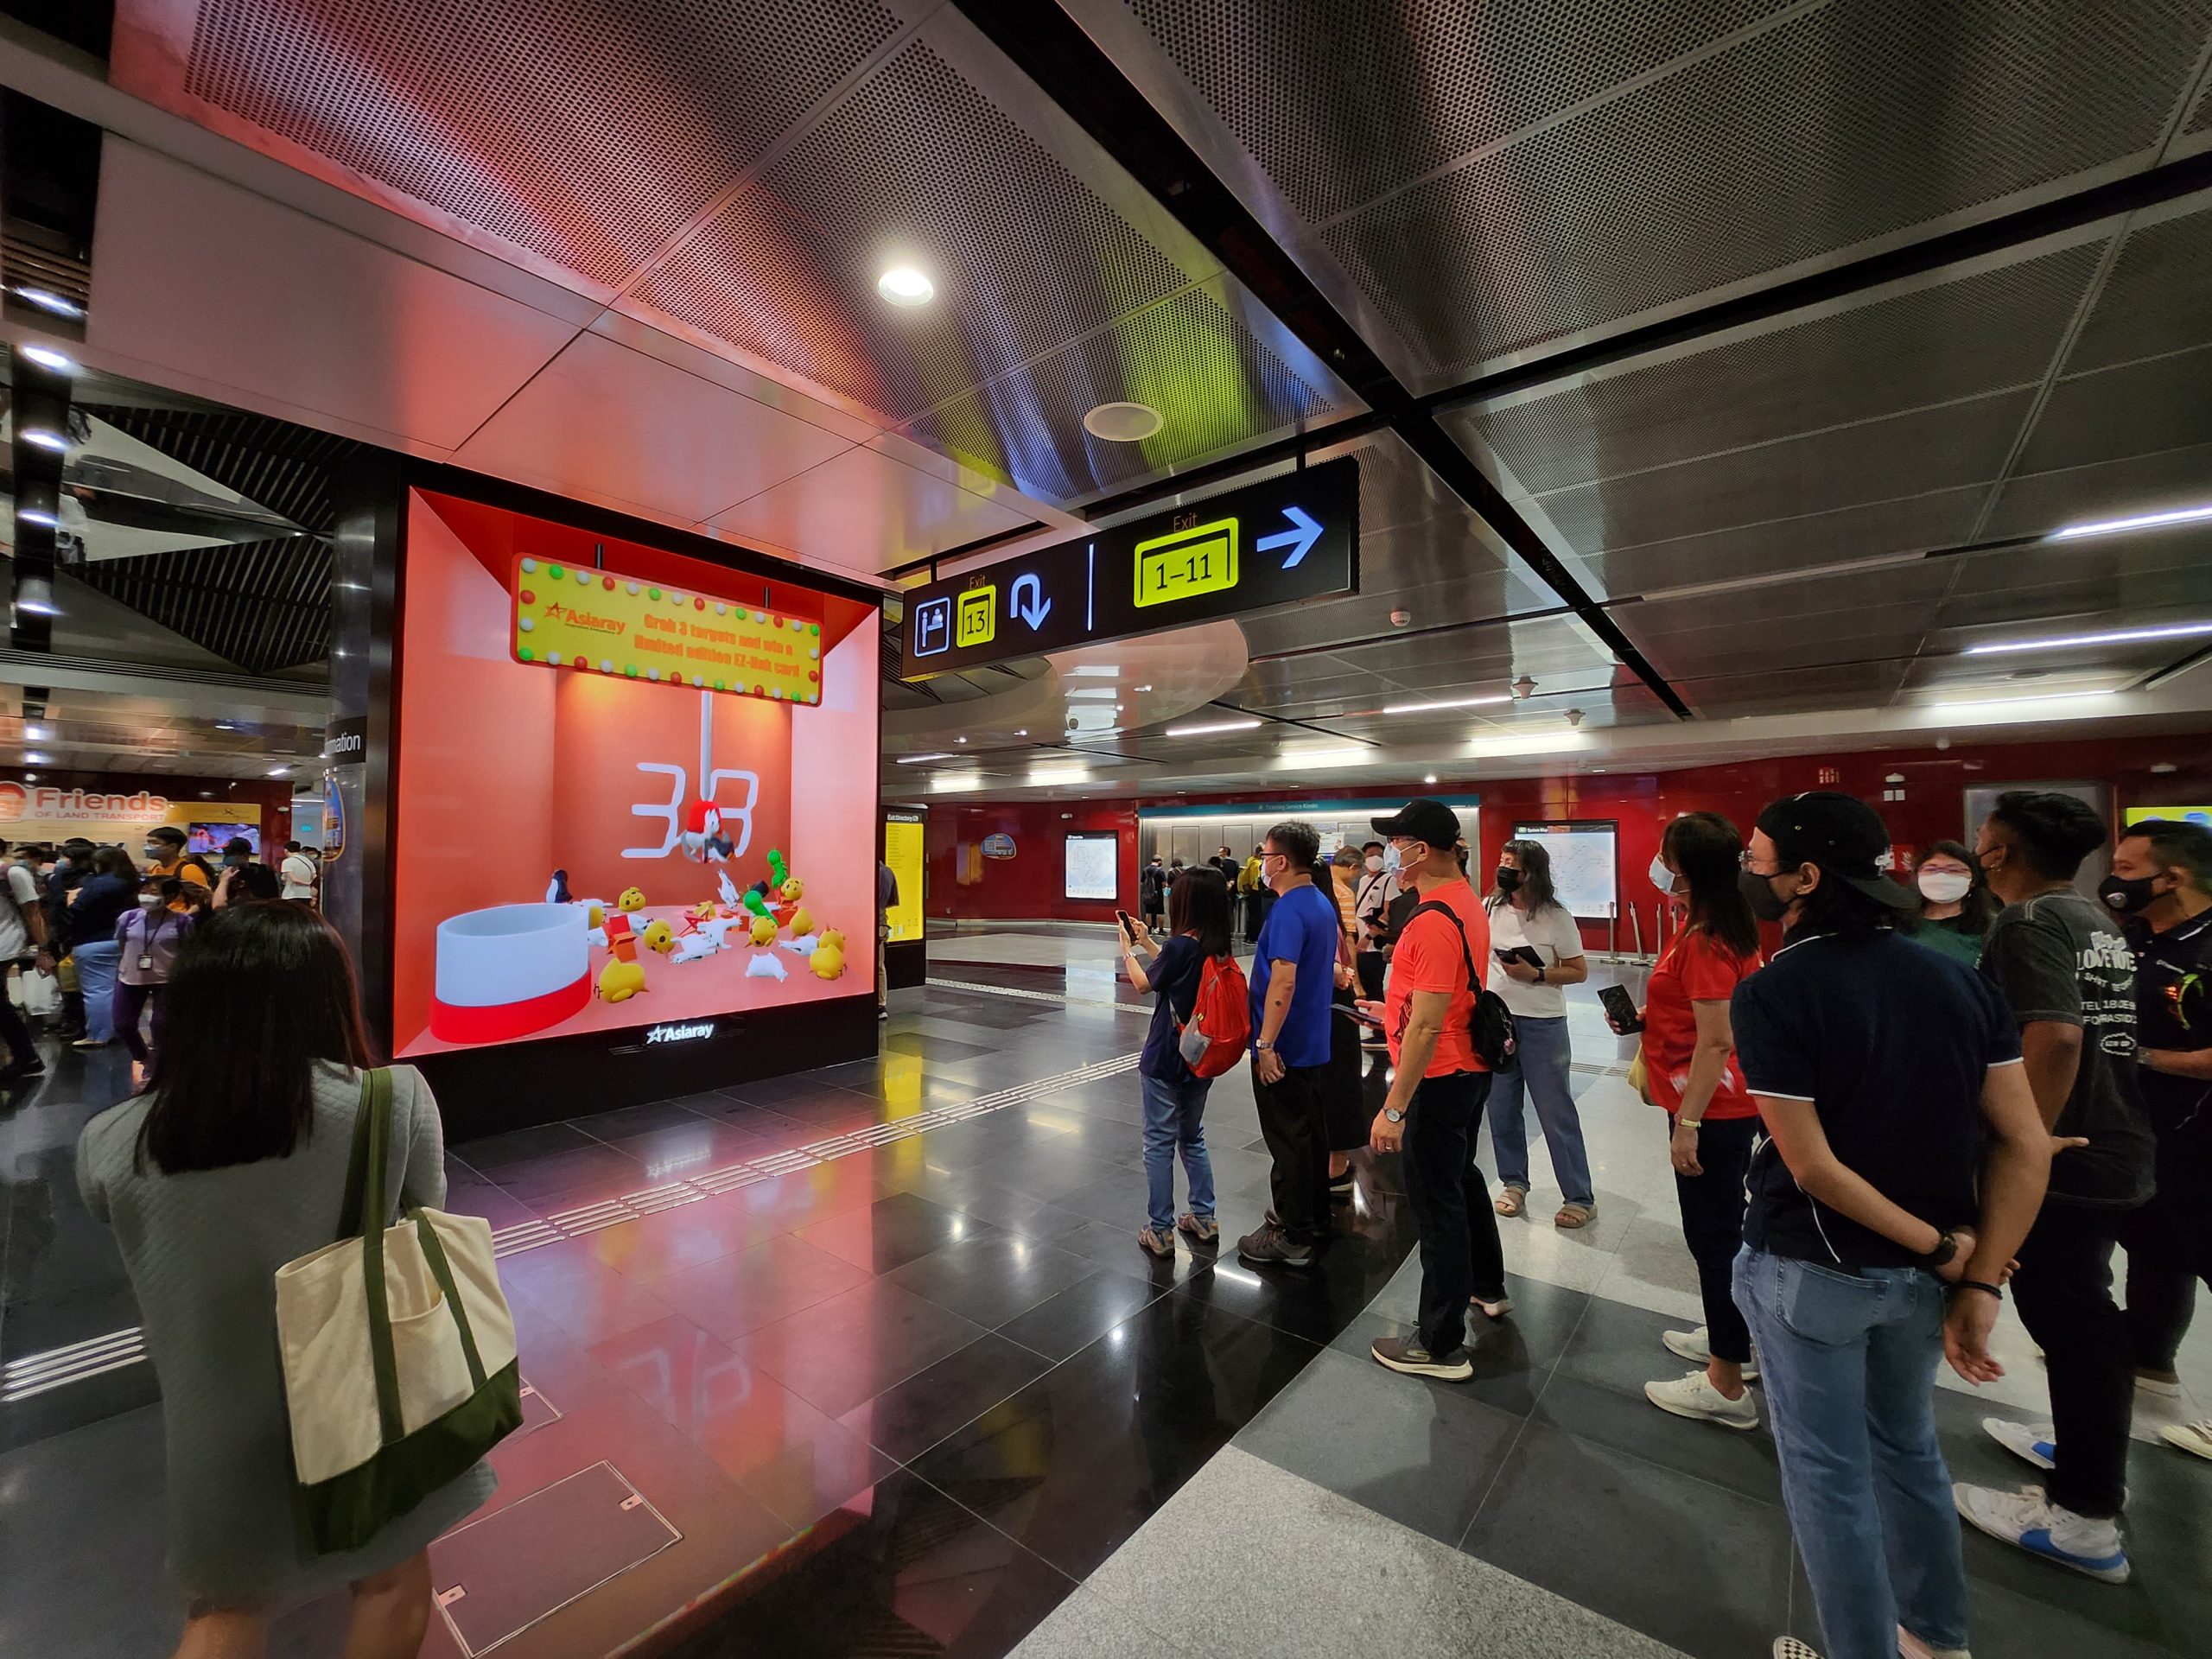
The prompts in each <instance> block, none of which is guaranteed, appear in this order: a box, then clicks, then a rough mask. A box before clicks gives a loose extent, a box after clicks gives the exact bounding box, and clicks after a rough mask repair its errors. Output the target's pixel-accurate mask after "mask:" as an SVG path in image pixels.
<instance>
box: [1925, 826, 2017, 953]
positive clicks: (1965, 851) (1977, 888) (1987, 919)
mask: <svg viewBox="0 0 2212 1659" xmlns="http://www.w3.org/2000/svg"><path fill="white" fill-rule="evenodd" d="M1938 854H1941V855H1942V856H1943V857H1945V858H1955V859H1957V860H1958V861H1959V862H1960V863H1961V864H1963V865H1965V866H1966V867H1967V874H1969V875H1971V876H1972V877H1973V878H1974V885H1973V886H1972V887H1968V888H1967V896H1966V897H1965V898H1963V899H1960V900H1959V913H1958V914H1957V915H1956V916H1954V917H1952V918H1950V920H1949V925H1951V926H1953V927H1955V928H1957V929H1958V930H1959V931H1960V932H1961V933H1971V934H1972V935H1973V936H1974V938H1980V937H1981V936H1982V935H1983V934H1985V933H1986V932H1988V931H1989V925H1990V923H1992V922H1993V921H1995V920H1996V919H1997V912H1999V910H2001V909H2003V908H2004V906H2001V905H1999V903H1998V902H1997V895H1996V894H1995V893H1992V892H1991V891H1990V890H1989V878H1988V877H1987V876H1986V875H1984V874H1982V870H1981V861H1980V859H1978V858H1976V857H1975V856H1974V849H1972V848H1971V847H1968V846H1967V845H1965V844H1964V843H1963V842H1956V841H1931V842H1929V843H1928V846H1927V849H1926V850H1924V851H1923V853H1922V854H1921V855H1920V861H1921V862H1922V863H1923V864H1925V863H1926V862H1927V861H1929V859H1931V858H1934V857H1936V855H1938ZM1919 925H1921V926H1923V927H1926V926H1931V925H1938V924H1931V923H1927V922H1922V923H1920V924H1919Z"/></svg>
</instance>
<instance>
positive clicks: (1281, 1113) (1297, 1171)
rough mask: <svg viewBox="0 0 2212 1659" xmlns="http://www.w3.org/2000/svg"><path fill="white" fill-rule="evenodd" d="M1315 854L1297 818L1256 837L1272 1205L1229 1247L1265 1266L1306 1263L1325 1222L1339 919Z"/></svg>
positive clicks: (1256, 1082) (1257, 1079) (1258, 1081)
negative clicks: (1327, 1084) (1262, 898)
mask: <svg viewBox="0 0 2212 1659" xmlns="http://www.w3.org/2000/svg"><path fill="white" fill-rule="evenodd" d="M1320 855H1321V835H1320V832H1319V830H1317V829H1314V827H1313V825H1312V824H1310V823H1298V822H1296V821H1293V822H1290V823H1279V824H1277V825H1275V827H1274V829H1270V830H1268V835H1267V839H1266V840H1265V841H1263V842H1261V844H1260V878H1261V880H1263V881H1265V882H1266V883H1267V884H1268V890H1269V891H1270V892H1272V893H1274V895H1275V902H1274V904H1273V905H1272V906H1269V907H1268V918H1267V920H1266V921H1265V922H1264V923H1262V925H1261V928H1260V943H1259V946H1258V948H1257V949H1256V950H1255V951H1254V953H1253V957H1252V1093H1253V1096H1254V1098H1255V1100H1257V1102H1258V1103H1259V1108H1260V1133H1261V1134H1262V1135H1263V1136H1265V1137H1266V1139H1267V1142H1268V1155H1269V1156H1270V1157H1271V1158H1273V1159H1274V1176H1273V1191H1274V1217H1273V1218H1272V1219H1271V1220H1269V1221H1268V1224H1266V1225H1265V1226H1263V1227H1262V1228H1261V1229H1260V1230H1258V1231H1257V1232H1255V1233H1252V1234H1250V1235H1249V1236H1246V1237H1243V1238H1241V1239H1239V1240H1237V1241H1236V1253H1237V1255H1240V1256H1242V1257H1243V1259H1244V1260H1245V1261H1247V1262H1252V1263H1254V1264H1255V1265H1258V1266H1263V1267H1278V1266H1279V1267H1290V1268H1303V1267H1307V1266H1310V1265H1311V1264H1312V1262H1313V1249H1314V1246H1315V1245H1316V1244H1317V1243H1319V1240H1320V1238H1321V1235H1322V1232H1323V1230H1324V1229H1325V1228H1326V1226H1327V1225H1328V1217H1329V1130H1328V1123H1327V1120H1326V1118H1325V1115H1324V1113H1323V1110H1322V1095H1321V1089H1322V1075H1323V1073H1324V1072H1325V1071H1326V1070H1327V1069H1328V1064H1329V1017H1330V1016H1329V1003H1330V996H1331V994H1332V992H1333V991H1334V990H1335V988H1336V983H1337V961H1338V953H1337V945H1338V938H1339V934H1340V930H1341V928H1342V925H1343V922H1342V918H1340V917H1339V916H1338V912H1337V905H1336V900H1335V899H1332V897H1330V896H1329V895H1328V894H1327V893H1324V892H1322V891H1321V889H1320V888H1319V887H1315V886H1314V885H1313V866H1314V863H1315V861H1317V860H1319V857H1320Z"/></svg>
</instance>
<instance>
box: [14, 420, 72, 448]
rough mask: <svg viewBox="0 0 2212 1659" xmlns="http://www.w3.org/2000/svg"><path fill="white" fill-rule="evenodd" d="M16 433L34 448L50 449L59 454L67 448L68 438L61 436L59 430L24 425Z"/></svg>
mask: <svg viewBox="0 0 2212 1659" xmlns="http://www.w3.org/2000/svg"><path fill="white" fill-rule="evenodd" d="M16 436H17V437H19V438H21V439H22V441H23V442H25V443H28V444H29V445H30V446H31V448H34V449H51V450H53V451H54V452H55V453H56V454H60V453H63V452H65V451H67V448H69V440H68V439H67V438H65V437H63V436H62V435H60V433H59V432H55V431H52V430H50V429H48V428H46V427H43V426H31V427H25V428H24V429H22V431H21V432H18V433H17V434H16Z"/></svg>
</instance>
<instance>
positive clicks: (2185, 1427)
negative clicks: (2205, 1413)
mask: <svg viewBox="0 0 2212 1659" xmlns="http://www.w3.org/2000/svg"><path fill="white" fill-rule="evenodd" d="M2158 1433H2160V1434H2162V1435H2164V1437H2165V1441H2166V1444H2167V1445H2168V1446H2179V1447H2180V1448H2181V1449H2182V1450H2183V1451H2184V1452H2196V1455H2197V1456H2198V1457H2200V1458H2212V1417H2207V1418H2206V1419H2205V1420H2204V1421H2202V1422H2201V1423H2168V1424H2167V1425H2166V1426H2165V1427H2164V1428H2162V1429H2160V1430H2159V1431H2158Z"/></svg>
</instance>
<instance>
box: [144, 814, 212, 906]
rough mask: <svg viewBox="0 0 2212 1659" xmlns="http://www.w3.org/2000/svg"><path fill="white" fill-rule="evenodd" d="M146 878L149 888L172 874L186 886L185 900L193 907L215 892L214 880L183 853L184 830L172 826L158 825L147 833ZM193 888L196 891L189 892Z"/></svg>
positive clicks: (192, 858) (202, 867)
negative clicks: (196, 890)
mask: <svg viewBox="0 0 2212 1659" xmlns="http://www.w3.org/2000/svg"><path fill="white" fill-rule="evenodd" d="M145 855H146V868H145V878H146V881H147V884H148V888H149V891H150V890H151V889H152V887H154V886H156V885H157V884H158V883H159V882H160V880H161V879H162V877H163V876H167V875H173V876H175V877H176V879H177V880H180V881H181V882H183V883H184V885H185V889H186V892H185V897H186V898H187V899H188V900H189V901H190V902H191V903H193V904H195V905H196V904H199V903H200V902H202V901H203V900H205V899H207V897H208V895H210V894H211V893H213V892H214V890H215V878H214V877H213V876H212V875H210V874H207V865H206V864H204V863H202V862H201V861H200V860H199V859H198V858H196V857H193V856H191V855H188V854H187V853H186V852H185V850H184V831H183V830H181V829H178V828H177V827H176V826H175V824H173V823H157V824H156V825H155V826H154V827H153V828H152V829H149V830H148V831H147V832H146V846H145ZM194 887H197V888H199V889H200V891H199V892H197V893H194V892H192V891H191V889H193V888H194Z"/></svg>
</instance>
